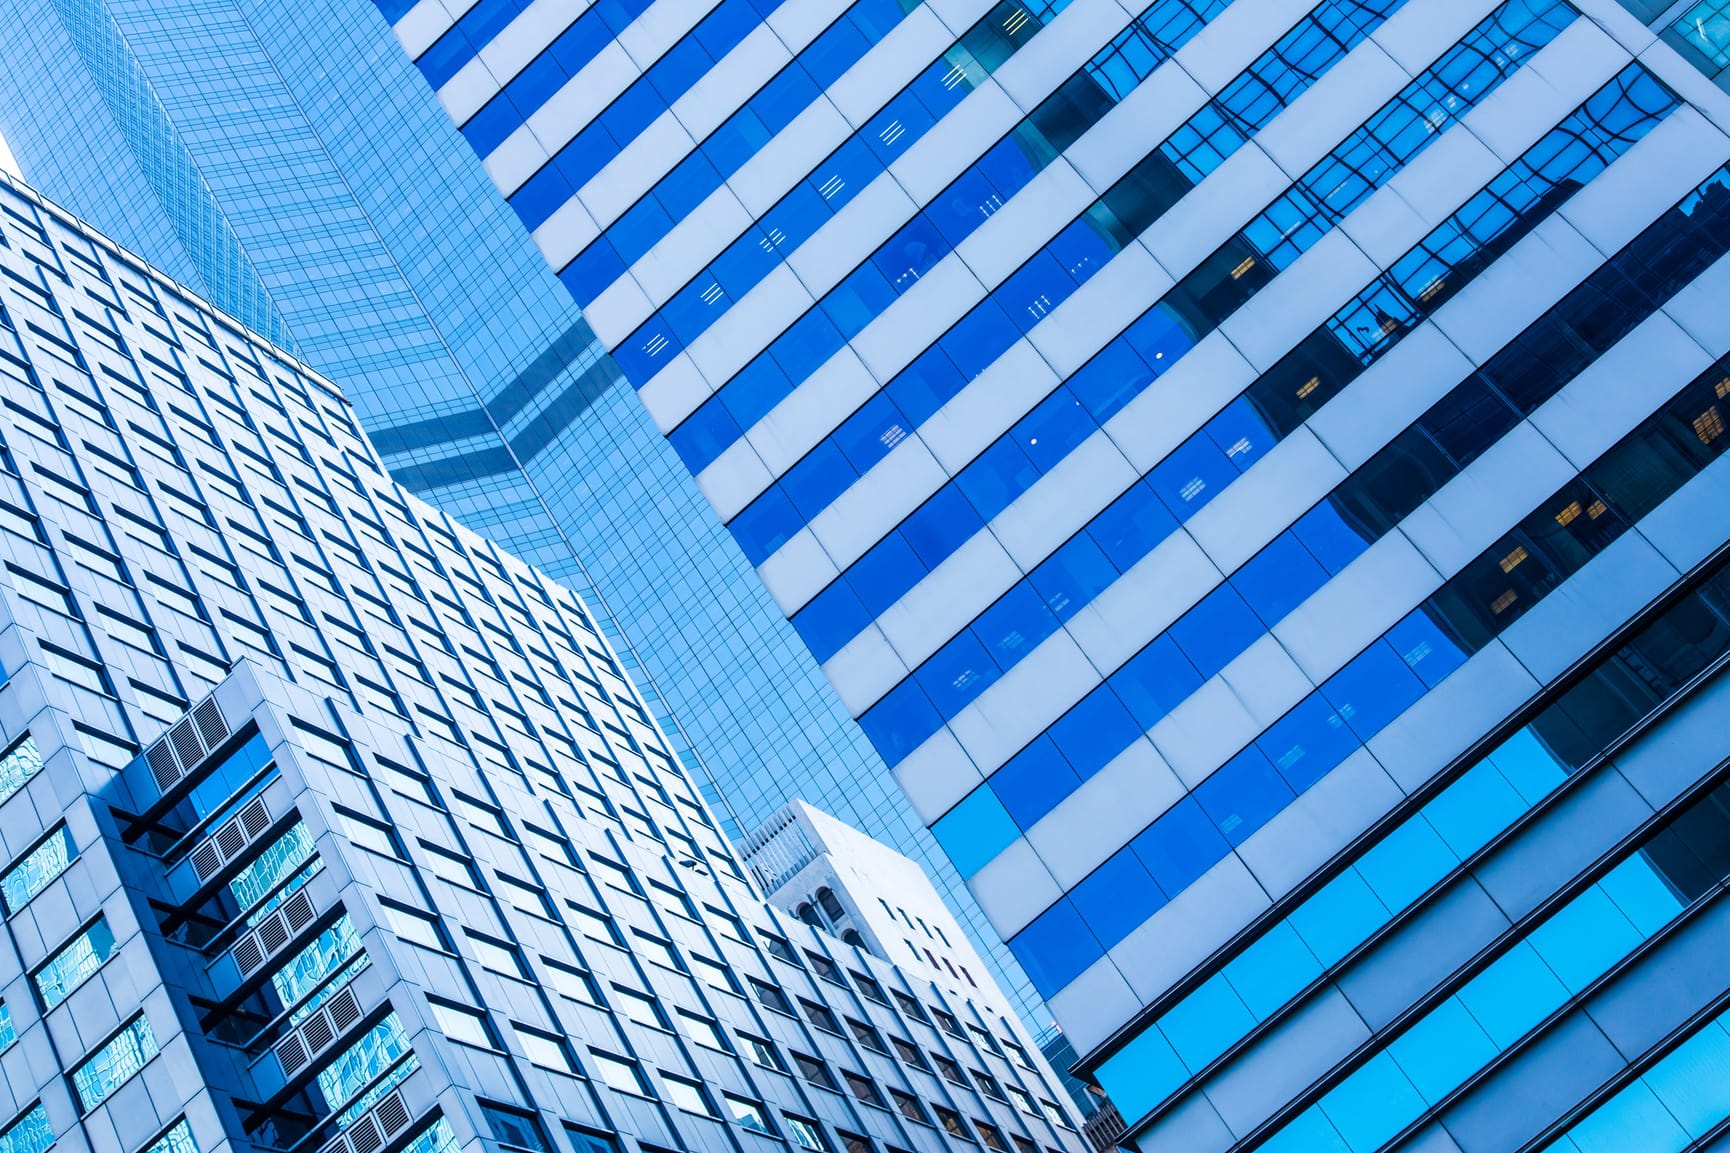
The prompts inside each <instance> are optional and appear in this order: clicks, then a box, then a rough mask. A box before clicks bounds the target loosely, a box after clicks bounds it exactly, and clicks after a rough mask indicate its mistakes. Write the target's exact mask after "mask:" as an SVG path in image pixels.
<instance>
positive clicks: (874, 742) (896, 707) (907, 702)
mask: <svg viewBox="0 0 1730 1153" xmlns="http://www.w3.org/2000/svg"><path fill="white" fill-rule="evenodd" d="M859 727H860V728H861V729H862V730H864V733H865V737H866V739H867V740H869V741H870V742H871V747H872V748H874V749H876V750H877V752H878V754H879V755H881V756H882V758H883V759H884V761H886V762H887V763H888V764H889V765H890V766H891V767H893V766H895V765H898V764H900V763H901V762H902V761H903V760H905V759H906V757H907V754H908V753H911V752H912V751H913V750H914V749H916V748H918V747H919V746H920V745H921V744H923V743H924V742H925V740H926V738H928V737H930V736H931V734H932V733H935V732H936V731H937V730H938V729H940V728H942V727H943V718H942V717H940V716H938V715H937V710H936V709H935V708H934V707H932V704H931V702H930V701H929V700H927V699H926V697H925V693H924V691H923V690H922V689H920V687H919V684H918V682H916V681H913V680H905V681H902V682H901V683H900V684H899V685H897V686H896V687H895V688H894V689H892V690H890V692H889V693H888V694H887V695H886V696H885V697H884V698H883V699H882V700H880V701H878V702H877V703H876V704H874V705H872V706H871V708H870V709H868V710H867V711H866V713H865V715H864V716H862V717H860V718H859Z"/></svg>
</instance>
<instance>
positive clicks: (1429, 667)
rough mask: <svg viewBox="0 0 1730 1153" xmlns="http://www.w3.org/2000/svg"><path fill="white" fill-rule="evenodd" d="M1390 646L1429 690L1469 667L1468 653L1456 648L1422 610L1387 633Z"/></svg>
mask: <svg viewBox="0 0 1730 1153" xmlns="http://www.w3.org/2000/svg"><path fill="white" fill-rule="evenodd" d="M1387 643H1388V644H1389V645H1390V646H1391V647H1392V648H1393V650H1394V651H1395V652H1396V653H1398V654H1399V655H1400V659H1402V660H1403V661H1405V662H1406V665H1407V667H1409V668H1410V669H1411V670H1412V671H1413V672H1415V673H1417V675H1418V679H1419V680H1420V681H1422V682H1423V684H1424V687H1425V688H1435V687H1436V686H1437V685H1439V684H1441V683H1442V681H1443V680H1444V679H1446V678H1447V676H1448V674H1449V673H1451V672H1453V671H1454V670H1455V669H1457V668H1459V667H1460V666H1461V665H1463V664H1465V663H1466V653H1465V650H1463V649H1462V648H1460V646H1459V645H1457V644H1455V643H1454V641H1453V640H1452V639H1450V638H1449V637H1448V635H1447V634H1446V633H1444V632H1443V631H1442V630H1441V629H1440V628H1438V627H1437V625H1436V622H1435V621H1433V620H1431V619H1430V616H1429V614H1428V613H1426V612H1424V611H1423V610H1422V609H1419V610H1417V611H1416V612H1413V613H1411V614H1410V615H1409V616H1407V617H1406V618H1405V619H1404V620H1402V621H1401V622H1400V623H1399V624H1397V625H1395V626H1394V627H1393V628H1391V629H1389V630H1388V631H1387Z"/></svg>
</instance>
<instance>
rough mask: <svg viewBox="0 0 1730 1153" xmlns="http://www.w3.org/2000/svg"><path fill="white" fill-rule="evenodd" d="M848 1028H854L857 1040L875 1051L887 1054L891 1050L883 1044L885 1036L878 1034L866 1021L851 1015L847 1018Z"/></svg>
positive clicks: (854, 1035)
mask: <svg viewBox="0 0 1730 1153" xmlns="http://www.w3.org/2000/svg"><path fill="white" fill-rule="evenodd" d="M847 1028H849V1029H850V1030H852V1032H853V1037H854V1039H855V1040H857V1041H858V1042H859V1043H860V1044H861V1045H863V1046H865V1047H866V1048H867V1049H869V1050H871V1051H872V1052H873V1053H884V1054H887V1053H888V1052H889V1049H888V1047H887V1046H885V1045H884V1044H883V1038H882V1037H880V1036H878V1035H877V1030H875V1029H873V1028H872V1027H871V1026H869V1025H867V1024H866V1023H865V1022H863V1021H857V1020H854V1019H853V1018H852V1017H849V1018H847Z"/></svg>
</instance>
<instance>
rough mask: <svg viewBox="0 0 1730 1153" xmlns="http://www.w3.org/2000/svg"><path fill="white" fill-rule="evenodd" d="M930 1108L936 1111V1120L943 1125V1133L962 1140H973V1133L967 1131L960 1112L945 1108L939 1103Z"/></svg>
mask: <svg viewBox="0 0 1730 1153" xmlns="http://www.w3.org/2000/svg"><path fill="white" fill-rule="evenodd" d="M932 1109H933V1110H934V1111H935V1112H936V1114H937V1120H938V1122H939V1123H940V1124H941V1125H942V1126H943V1131H944V1132H945V1133H948V1134H949V1135H950V1136H951V1137H959V1138H961V1140H963V1141H971V1140H973V1134H972V1133H971V1132H969V1131H968V1128H967V1122H965V1121H963V1120H962V1119H961V1114H959V1113H957V1112H956V1111H955V1110H953V1109H945V1108H944V1107H943V1106H941V1105H934V1106H932Z"/></svg>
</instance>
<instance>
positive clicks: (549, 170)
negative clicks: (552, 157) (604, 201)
mask: <svg viewBox="0 0 1730 1153" xmlns="http://www.w3.org/2000/svg"><path fill="white" fill-rule="evenodd" d="M574 191H575V188H574V186H573V185H572V184H571V182H570V181H569V180H567V179H565V175H564V173H562V172H560V171H559V170H558V169H557V168H555V167H553V166H552V165H548V166H547V167H545V168H543V169H541V170H540V171H539V172H537V173H535V174H534V175H533V176H531V177H529V178H528V180H526V181H524V182H523V186H522V187H521V188H519V189H517V190H516V191H515V192H513V193H511V197H510V200H511V207H512V208H514V209H516V212H517V216H518V218H520V219H521V220H522V222H523V227H524V228H526V229H528V230H529V231H530V232H533V231H534V230H535V229H537V228H539V227H540V226H541V225H543V224H545V223H546V222H547V218H548V217H550V216H552V214H553V213H555V212H557V211H558V210H559V209H560V208H561V207H563V205H564V203H565V201H567V200H569V199H570V198H571V195H572V193H573V192H574Z"/></svg>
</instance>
